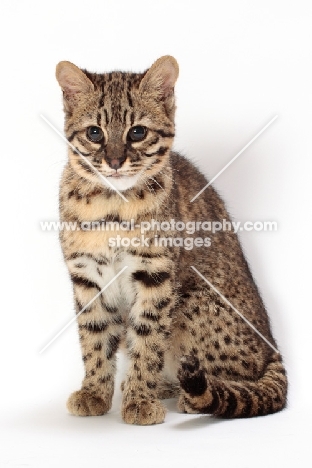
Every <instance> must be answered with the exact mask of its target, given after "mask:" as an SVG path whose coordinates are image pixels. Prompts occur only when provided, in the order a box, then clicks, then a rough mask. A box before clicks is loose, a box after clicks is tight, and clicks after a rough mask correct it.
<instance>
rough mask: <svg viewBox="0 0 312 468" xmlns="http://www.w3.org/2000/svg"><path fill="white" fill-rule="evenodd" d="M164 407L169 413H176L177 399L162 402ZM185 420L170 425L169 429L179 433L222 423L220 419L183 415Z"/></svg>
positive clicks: (207, 416)
mask: <svg viewBox="0 0 312 468" xmlns="http://www.w3.org/2000/svg"><path fill="white" fill-rule="evenodd" d="M164 403H165V406H166V408H167V410H168V412H170V413H177V399H175V398H172V399H170V400H164ZM185 416H186V417H187V420H185V421H181V422H178V423H175V424H171V425H170V427H171V429H176V430H179V431H189V430H193V429H201V428H203V427H207V426H212V425H215V424H218V423H221V422H222V419H218V418H214V417H213V416H210V415H202V414H188V415H185Z"/></svg>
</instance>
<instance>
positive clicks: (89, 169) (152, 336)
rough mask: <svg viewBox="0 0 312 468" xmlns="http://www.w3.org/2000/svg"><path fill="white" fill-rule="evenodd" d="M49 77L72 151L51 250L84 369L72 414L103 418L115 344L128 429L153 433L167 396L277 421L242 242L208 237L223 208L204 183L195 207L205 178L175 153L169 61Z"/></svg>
mask: <svg viewBox="0 0 312 468" xmlns="http://www.w3.org/2000/svg"><path fill="white" fill-rule="evenodd" d="M56 76H57V80H58V82H59V84H60V86H61V88H62V90H63V98H64V111H65V133H66V137H67V139H68V142H69V150H68V156H69V160H68V163H67V165H66V167H65V169H64V172H63V177H62V181H61V186H60V217H61V220H62V221H73V222H76V223H77V226H78V227H77V229H76V230H74V231H66V230H64V231H62V232H61V235H60V240H61V246H62V250H63V254H64V258H65V261H66V264H67V267H68V270H69V273H70V276H71V280H72V283H73V289H74V298H75V305H76V312H77V322H78V328H79V338H80V344H81V350H82V358H83V362H84V366H85V376H84V379H83V382H82V386H81V389H80V390H78V391H76V392H74V393H73V394H72V395H71V396H70V398H69V400H68V403H67V407H68V410H69V411H70V412H71V413H72V414H75V415H79V416H87V415H102V414H104V413H107V412H108V411H109V409H110V407H111V403H112V397H113V392H114V375H115V368H116V352H117V350H118V349H120V348H121V347H123V348H125V352H126V353H127V355H128V357H129V368H128V371H127V375H126V379H125V381H124V383H123V386H122V387H123V399H122V417H123V419H124V421H125V422H127V423H132V424H155V423H161V422H162V421H163V420H164V418H165V407H164V405H163V404H162V402H161V401H160V400H161V399H164V398H169V397H173V396H177V397H178V409H179V410H180V411H183V412H187V413H208V414H213V415H216V416H221V417H226V418H232V417H233V418H237V417H251V416H258V415H265V414H269V413H274V412H276V411H279V410H281V409H282V408H283V407H284V406H285V403H286V394H287V379H286V375H285V370H284V367H283V364H282V359H281V355H280V353H279V352H278V351H277V348H276V343H275V341H274V338H273V337H272V334H271V330H270V324H269V319H268V316H267V313H266V311H265V308H264V305H263V302H262V300H261V298H260V295H259V292H258V289H257V287H256V285H255V283H254V280H253V277H252V275H251V272H250V269H249V267H248V264H247V262H246V260H245V258H244V255H243V253H242V249H241V247H240V244H239V242H238V239H237V236H236V234H235V233H234V232H233V230H230V229H226V230H222V231H218V232H212V231H211V232H209V233H208V234H209V235H208V236H207V230H206V229H204V222H207V223H208V222H210V223H215V222H222V223H224V222H230V218H229V215H228V213H227V211H226V208H225V206H224V203H223V201H222V200H221V199H220V197H219V195H218V194H217V193H216V191H215V190H214V189H213V188H212V186H211V185H210V186H208V187H207V188H206V190H205V191H204V192H203V193H201V194H200V196H198V197H197V198H196V199H195V200H194V201H191V200H192V199H193V198H194V197H195V196H196V194H198V192H199V191H200V190H201V189H202V188H203V187H205V186H206V185H207V180H206V179H205V177H204V176H203V174H202V173H201V172H200V171H199V170H198V169H197V168H196V167H194V165H193V164H192V163H191V162H190V161H188V160H187V159H186V158H184V157H183V156H181V155H180V154H178V153H176V152H173V151H172V150H171V147H172V143H173V139H174V132H175V124H174V114H175V99H174V85H175V82H176V79H177V77H178V64H177V62H176V60H175V59H174V58H173V57H171V56H164V57H161V58H159V59H158V60H157V61H156V62H155V63H154V64H153V65H152V66H151V67H150V68H149V69H148V70H147V71H145V72H144V73H125V72H119V71H114V72H111V73H103V74H96V73H90V72H88V71H86V70H81V69H79V68H78V67H77V66H75V65H73V64H72V63H70V62H60V63H59V64H58V65H57V69H56ZM92 222H94V224H92ZM86 223H89V226H90V223H91V225H92V226H96V228H95V229H86V228H84V229H83V228H82V227H83V226H85V225H86ZM183 223H184V224H183ZM142 225H143V226H144V231H143V234H142ZM194 225H195V226H196V229H193V231H194V232H193V231H192V230H190V229H183V226H188V227H190V226H194ZM79 226H81V228H79ZM101 226H105V228H102V227H101ZM159 226H160V227H161V230H159ZM117 231H118V232H117ZM118 236H119V237H118ZM205 279H206V280H207V281H205ZM219 293H220V294H219ZM237 311H239V312H240V314H242V316H240V315H239V314H237ZM250 324H252V326H253V327H254V328H255V329H256V330H257V332H258V333H257V332H256V331H255V329H253V328H252V327H251V326H250ZM270 344H271V345H270Z"/></svg>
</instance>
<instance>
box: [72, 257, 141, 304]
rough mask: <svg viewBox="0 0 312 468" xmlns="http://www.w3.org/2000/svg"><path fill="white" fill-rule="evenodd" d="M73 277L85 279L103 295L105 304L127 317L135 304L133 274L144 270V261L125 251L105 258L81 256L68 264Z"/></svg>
mask: <svg viewBox="0 0 312 468" xmlns="http://www.w3.org/2000/svg"><path fill="white" fill-rule="evenodd" d="M66 263H67V266H68V269H69V272H70V274H71V275H74V276H79V277H81V278H85V279H86V280H87V281H88V282H91V283H92V284H94V285H95V288H96V289H97V291H96V290H95V294H96V293H97V292H99V291H101V292H102V294H101V295H102V298H103V299H104V302H105V304H107V305H109V306H111V307H117V308H118V309H119V310H120V311H121V312H124V313H126V311H127V310H129V307H130V306H131V304H132V303H133V302H134V300H135V285H134V281H133V273H134V272H135V271H136V270H138V269H139V268H140V258H138V257H136V256H133V255H131V254H129V253H127V252H125V251H119V252H118V251H115V252H112V253H111V255H110V256H106V255H103V254H99V253H98V252H96V253H94V252H93V253H91V252H80V253H79V255H73V258H69V259H68V260H67V262H66Z"/></svg>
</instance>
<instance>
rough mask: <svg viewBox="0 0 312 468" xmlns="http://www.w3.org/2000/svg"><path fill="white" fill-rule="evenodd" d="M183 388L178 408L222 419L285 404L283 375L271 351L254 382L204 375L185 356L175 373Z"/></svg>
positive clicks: (262, 412) (260, 413) (278, 358)
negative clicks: (266, 363)
mask: <svg viewBox="0 0 312 468" xmlns="http://www.w3.org/2000/svg"><path fill="white" fill-rule="evenodd" d="M178 378H179V380H180V385H181V387H182V389H183V390H184V392H183V394H182V395H181V396H180V400H179V409H180V410H182V411H185V412H187V413H206V414H212V415H214V416H219V417H224V418H249V417H252V416H264V415H266V414H271V413H275V412H277V411H280V410H281V409H283V408H284V407H285V405H286V396H287V377H286V373H285V370H284V367H283V364H282V359H281V356H280V354H278V353H274V354H273V355H272V356H271V359H270V361H269V363H268V365H267V368H266V370H265V372H264V374H263V376H262V377H260V378H259V379H258V380H256V381H234V380H220V379H218V378H216V377H213V376H212V377H210V376H206V374H205V372H204V370H203V369H201V368H200V365H199V361H198V359H197V358H196V357H195V356H186V357H184V358H183V359H182V365H181V368H180V370H179V373H178Z"/></svg>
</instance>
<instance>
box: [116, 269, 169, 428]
mask: <svg viewBox="0 0 312 468" xmlns="http://www.w3.org/2000/svg"><path fill="white" fill-rule="evenodd" d="M132 279H133V282H134V286H135V288H136V291H137V294H136V302H135V304H134V305H133V307H132V309H131V312H130V315H129V320H128V326H127V348H128V354H129V356H130V366H129V370H128V374H127V378H126V381H125V384H124V390H123V401H122V417H123V419H124V421H125V422H126V423H129V424H141V425H149V424H157V423H161V422H163V421H164V418H165V408H164V406H163V405H162V403H161V402H160V400H159V399H158V396H157V395H158V393H159V387H160V385H161V375H162V370H163V367H164V356H165V351H166V349H167V347H168V343H169V335H170V325H171V313H170V311H171V310H172V308H173V304H174V301H175V299H174V294H173V291H172V274H170V272H169V271H167V270H162V271H159V270H158V271H146V270H140V271H136V272H134V273H133V274H132Z"/></svg>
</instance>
